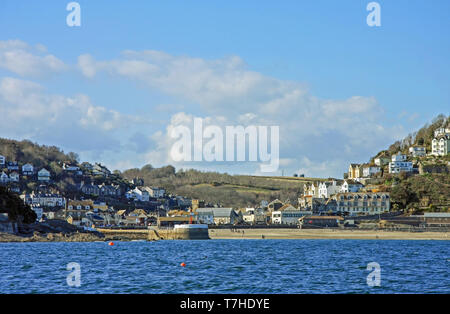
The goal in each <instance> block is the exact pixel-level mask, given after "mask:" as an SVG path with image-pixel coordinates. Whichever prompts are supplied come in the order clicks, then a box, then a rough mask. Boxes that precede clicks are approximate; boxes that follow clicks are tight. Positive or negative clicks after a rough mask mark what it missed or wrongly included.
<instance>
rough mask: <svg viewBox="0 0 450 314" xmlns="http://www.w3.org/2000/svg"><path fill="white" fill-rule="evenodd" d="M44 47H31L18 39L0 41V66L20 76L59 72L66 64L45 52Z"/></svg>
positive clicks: (36, 75) (37, 75)
mask: <svg viewBox="0 0 450 314" xmlns="http://www.w3.org/2000/svg"><path fill="white" fill-rule="evenodd" d="M46 50H47V49H46V47H45V46H43V45H41V44H38V45H36V47H31V46H30V45H28V44H27V43H25V42H23V41H20V40H6V41H0V68H4V69H6V70H8V71H11V72H13V73H15V74H18V75H20V76H24V77H27V76H30V77H40V76H46V75H49V74H50V73H56V72H61V71H63V70H65V69H66V68H67V66H66V65H65V64H64V62H62V61H61V60H60V59H58V58H56V57H55V56H54V55H51V54H45V53H46Z"/></svg>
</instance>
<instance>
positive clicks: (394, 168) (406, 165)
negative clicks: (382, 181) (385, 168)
mask: <svg viewBox="0 0 450 314" xmlns="http://www.w3.org/2000/svg"><path fill="white" fill-rule="evenodd" d="M412 171H413V164H412V162H410V161H392V162H390V163H389V173H400V172H412Z"/></svg>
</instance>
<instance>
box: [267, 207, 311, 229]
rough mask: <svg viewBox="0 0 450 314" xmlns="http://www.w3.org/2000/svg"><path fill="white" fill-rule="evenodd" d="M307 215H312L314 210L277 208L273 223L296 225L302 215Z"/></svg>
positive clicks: (273, 214)
mask: <svg viewBox="0 0 450 314" xmlns="http://www.w3.org/2000/svg"><path fill="white" fill-rule="evenodd" d="M307 215H312V212H311V211H302V210H298V209H294V210H292V209H289V210H277V211H274V212H272V223H273V224H280V225H296V224H297V223H298V220H299V219H300V218H301V217H304V216H307Z"/></svg>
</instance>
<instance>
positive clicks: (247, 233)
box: [209, 229, 450, 240]
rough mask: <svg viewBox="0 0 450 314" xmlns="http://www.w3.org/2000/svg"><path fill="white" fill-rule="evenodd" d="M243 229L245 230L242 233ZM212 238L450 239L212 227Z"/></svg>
mask: <svg viewBox="0 0 450 314" xmlns="http://www.w3.org/2000/svg"><path fill="white" fill-rule="evenodd" d="M242 231H244V232H243V233H242ZM209 236H210V238H211V239H262V238H265V239H367V240H369V239H372V240H377V239H378V240H450V233H446V232H403V231H379V230H333V229H303V230H302V229H245V230H244V229H240V230H237V231H234V232H232V231H231V229H210V230H209Z"/></svg>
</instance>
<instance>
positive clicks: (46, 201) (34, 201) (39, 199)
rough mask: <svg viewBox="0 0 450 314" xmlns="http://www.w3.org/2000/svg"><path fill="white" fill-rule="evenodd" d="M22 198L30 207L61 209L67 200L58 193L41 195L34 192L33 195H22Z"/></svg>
mask: <svg viewBox="0 0 450 314" xmlns="http://www.w3.org/2000/svg"><path fill="white" fill-rule="evenodd" d="M20 198H21V199H22V200H23V201H24V203H25V204H28V205H39V206H43V207H59V208H62V207H64V206H65V205H66V199H65V198H64V197H63V196H62V195H60V194H56V193H51V194H50V193H48V194H41V193H34V192H32V193H31V194H22V195H20Z"/></svg>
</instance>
